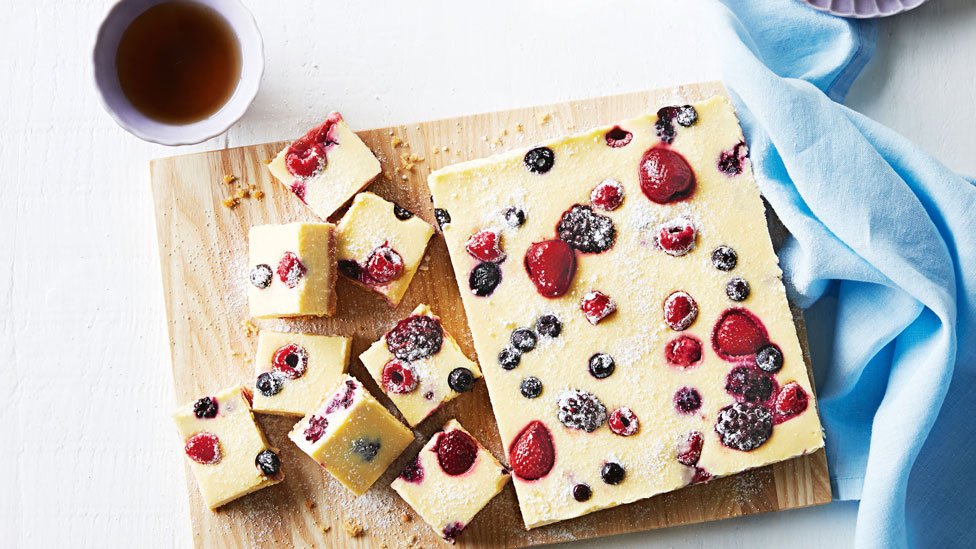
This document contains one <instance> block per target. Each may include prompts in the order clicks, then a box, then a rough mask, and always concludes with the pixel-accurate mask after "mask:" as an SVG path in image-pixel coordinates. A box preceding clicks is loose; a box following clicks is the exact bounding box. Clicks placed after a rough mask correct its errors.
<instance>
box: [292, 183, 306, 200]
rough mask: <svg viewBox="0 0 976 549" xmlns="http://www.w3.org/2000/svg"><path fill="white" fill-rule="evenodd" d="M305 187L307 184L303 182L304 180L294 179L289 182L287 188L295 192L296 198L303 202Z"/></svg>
mask: <svg viewBox="0 0 976 549" xmlns="http://www.w3.org/2000/svg"><path fill="white" fill-rule="evenodd" d="M306 188H307V185H306V184H305V181H304V180H302V179H299V180H298V181H295V182H294V183H292V184H291V187H289V189H291V192H293V193H295V196H297V197H298V199H299V200H301V201H302V202H305V189H306Z"/></svg>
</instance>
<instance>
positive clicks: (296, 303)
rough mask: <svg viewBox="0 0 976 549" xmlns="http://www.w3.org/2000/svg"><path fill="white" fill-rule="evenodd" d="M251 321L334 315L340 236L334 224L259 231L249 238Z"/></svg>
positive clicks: (254, 229) (291, 225)
mask: <svg viewBox="0 0 976 549" xmlns="http://www.w3.org/2000/svg"><path fill="white" fill-rule="evenodd" d="M248 247H249V260H248V264H249V266H250V276H249V278H250V280H249V284H248V290H247V301H248V306H249V307H250V311H251V316H253V317H255V318H275V317H293V316H331V315H332V314H334V313H335V308H336V294H335V281H336V276H337V274H336V273H337V272H338V271H337V269H336V231H335V226H334V225H332V224H330V223H288V224H286V225H259V226H257V227H251V230H250V231H249V232H248Z"/></svg>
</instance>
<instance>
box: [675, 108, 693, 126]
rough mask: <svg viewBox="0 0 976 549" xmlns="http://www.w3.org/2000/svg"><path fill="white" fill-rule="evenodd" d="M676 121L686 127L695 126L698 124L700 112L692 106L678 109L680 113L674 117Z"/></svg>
mask: <svg viewBox="0 0 976 549" xmlns="http://www.w3.org/2000/svg"><path fill="white" fill-rule="evenodd" d="M674 121H675V122H677V123H678V124H681V125H682V126H684V127H686V128H687V127H688V126H694V125H695V122H698V111H696V110H695V107H692V106H691V105H685V106H683V107H678V112H677V113H676V114H675V115H674Z"/></svg>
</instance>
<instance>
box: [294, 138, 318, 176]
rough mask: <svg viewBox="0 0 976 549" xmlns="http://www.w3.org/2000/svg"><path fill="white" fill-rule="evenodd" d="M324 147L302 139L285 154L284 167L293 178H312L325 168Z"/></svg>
mask: <svg viewBox="0 0 976 549" xmlns="http://www.w3.org/2000/svg"><path fill="white" fill-rule="evenodd" d="M325 163H326V160H325V146H324V145H322V144H321V143H315V142H314V141H311V140H309V139H308V138H307V136H306V137H302V138H300V139H298V140H297V141H295V142H294V143H292V145H291V146H290V147H288V152H287V153H285V167H287V168H288V171H289V172H290V173H291V174H292V175H294V176H295V177H312V176H314V175H315V173H316V172H318V171H319V170H321V169H323V168H325Z"/></svg>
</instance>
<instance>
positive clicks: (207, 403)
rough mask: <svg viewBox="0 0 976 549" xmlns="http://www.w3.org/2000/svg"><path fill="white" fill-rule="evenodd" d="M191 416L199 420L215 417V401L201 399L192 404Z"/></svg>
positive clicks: (205, 398) (212, 399)
mask: <svg viewBox="0 0 976 549" xmlns="http://www.w3.org/2000/svg"><path fill="white" fill-rule="evenodd" d="M193 415H195V416H197V417H198V418H200V419H203V418H212V417H217V399H215V398H213V397H203V398H201V399H200V400H198V401H196V402H194V403H193Z"/></svg>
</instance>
